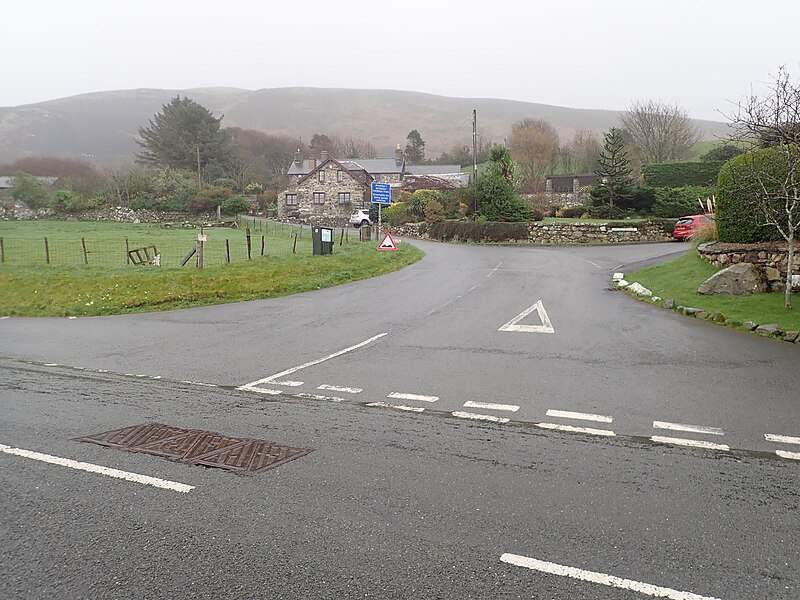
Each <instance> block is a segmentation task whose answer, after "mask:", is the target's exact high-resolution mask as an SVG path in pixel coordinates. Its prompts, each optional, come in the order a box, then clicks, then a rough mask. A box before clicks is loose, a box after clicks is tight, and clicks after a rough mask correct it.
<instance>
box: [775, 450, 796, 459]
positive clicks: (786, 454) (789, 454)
mask: <svg viewBox="0 0 800 600" xmlns="http://www.w3.org/2000/svg"><path fill="white" fill-rule="evenodd" d="M775 454H777V455H778V456H780V457H781V458H789V459H791V460H800V452H786V450H776V451H775Z"/></svg>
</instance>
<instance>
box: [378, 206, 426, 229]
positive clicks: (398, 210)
mask: <svg viewBox="0 0 800 600" xmlns="http://www.w3.org/2000/svg"><path fill="white" fill-rule="evenodd" d="M375 220H377V217H376V218H375ZM381 220H383V221H386V222H387V223H389V224H390V225H403V224H404V223H413V222H415V221H418V220H420V219H417V218H416V217H415V216H414V215H412V214H411V212H410V211H409V210H408V204H407V203H406V202H392V203H391V204H390V205H389V206H387V207H386V208H383V209H381Z"/></svg>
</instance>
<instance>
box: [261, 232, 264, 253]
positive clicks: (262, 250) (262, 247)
mask: <svg viewBox="0 0 800 600" xmlns="http://www.w3.org/2000/svg"><path fill="white" fill-rule="evenodd" d="M261 256H264V236H263V235H262V236H261Z"/></svg>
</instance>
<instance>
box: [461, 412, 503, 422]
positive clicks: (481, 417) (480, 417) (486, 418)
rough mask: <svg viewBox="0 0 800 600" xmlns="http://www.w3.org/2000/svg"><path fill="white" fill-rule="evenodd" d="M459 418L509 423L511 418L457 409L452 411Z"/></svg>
mask: <svg viewBox="0 0 800 600" xmlns="http://www.w3.org/2000/svg"><path fill="white" fill-rule="evenodd" d="M450 414H452V415H453V416H454V417H458V418H459V419H470V420H472V421H489V422H490V423H508V422H509V421H510V420H511V419H507V418H505V417H495V416H494V415H481V414H478V413H471V412H464V411H461V410H457V411H455V412H452V413H450Z"/></svg>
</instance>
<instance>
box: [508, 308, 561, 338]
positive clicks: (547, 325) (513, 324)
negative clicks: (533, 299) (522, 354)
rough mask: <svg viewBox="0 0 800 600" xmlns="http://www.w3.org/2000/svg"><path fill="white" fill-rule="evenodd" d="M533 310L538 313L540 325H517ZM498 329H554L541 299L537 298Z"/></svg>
mask: <svg viewBox="0 0 800 600" xmlns="http://www.w3.org/2000/svg"><path fill="white" fill-rule="evenodd" d="M533 311H536V312H537V313H538V314H539V318H540V319H541V321H542V324H541V325H517V323H519V322H520V321H521V320H522V319H524V318H525V317H527V316H528V315H529V314H531V313H532V312H533ZM498 331H522V332H525V333H555V332H556V330H555V329H553V324H552V323H551V322H550V317H548V316H547V311H545V309H544V305H543V304H542V301H541V300H539V301H538V302H537V303H536V304H534V305H533V306H530V307H528V308H526V309H525V310H523V311H522V312H521V313H519V314H518V315H517V316H516V317H514V318H513V319H511V320H510V321H509V322H508V323H506V324H505V325H503V326H502V327H501V328H500V329H498Z"/></svg>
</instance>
